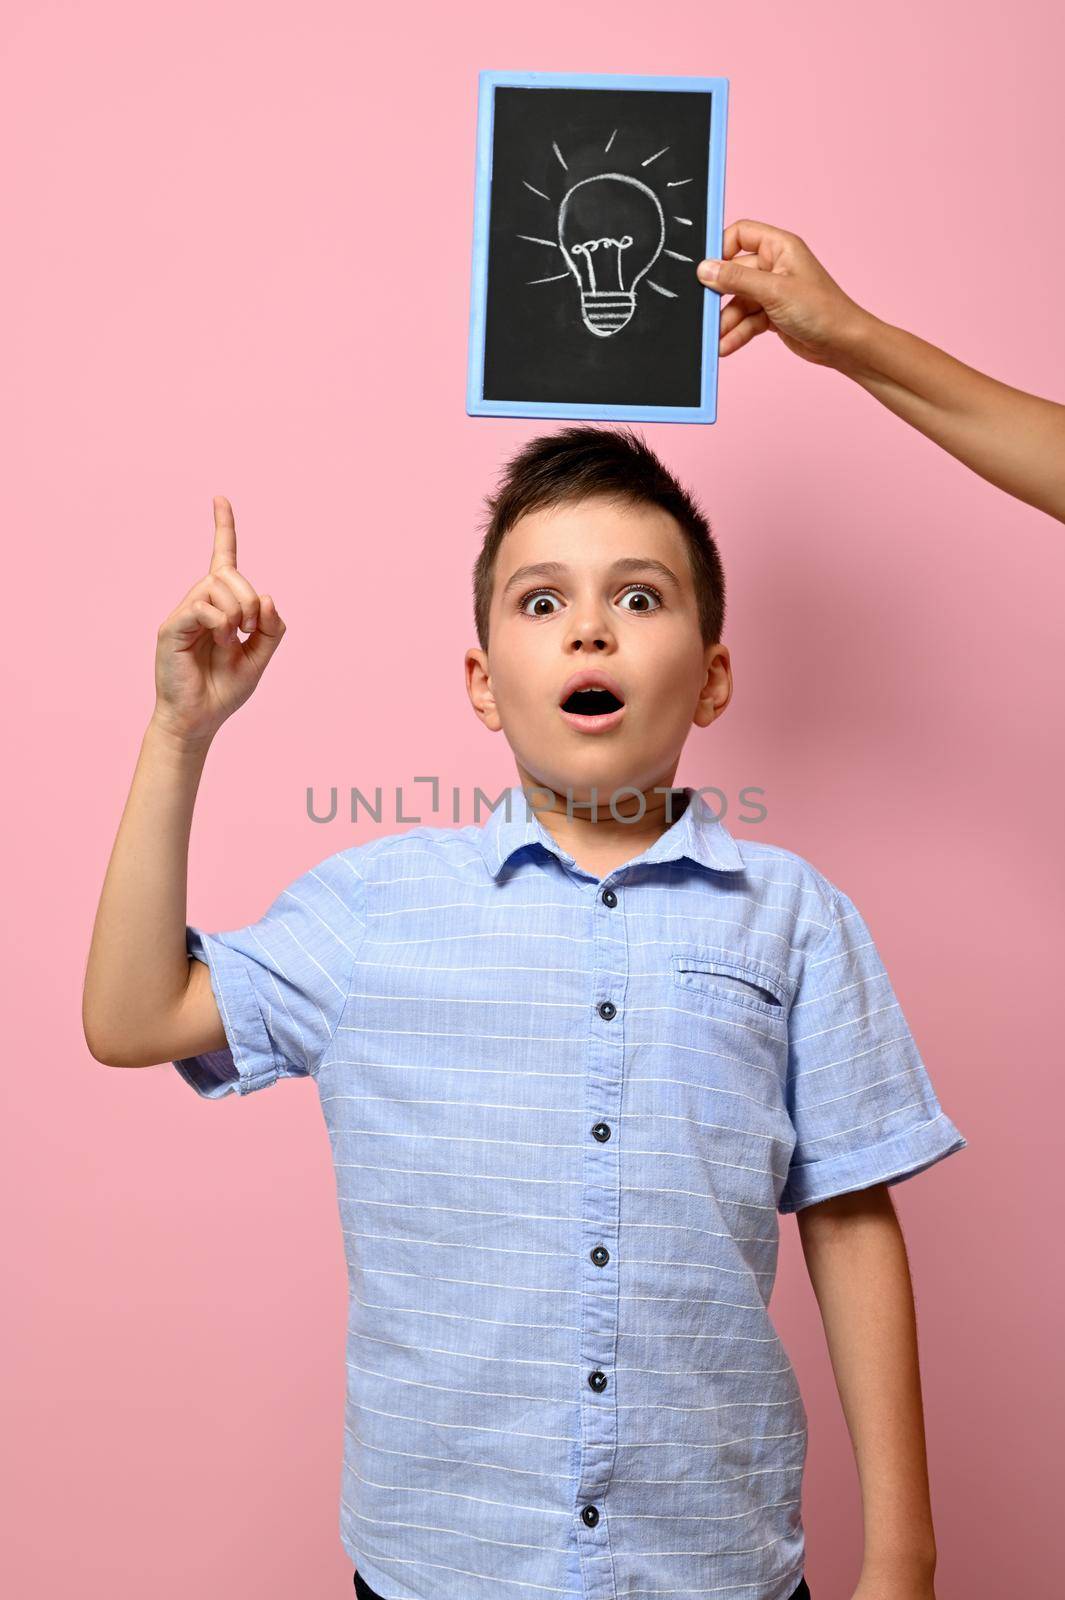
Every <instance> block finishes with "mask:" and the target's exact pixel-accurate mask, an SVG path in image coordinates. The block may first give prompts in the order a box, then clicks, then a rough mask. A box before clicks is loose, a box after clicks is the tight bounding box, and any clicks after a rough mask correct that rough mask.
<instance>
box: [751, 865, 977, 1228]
mask: <svg viewBox="0 0 1065 1600" xmlns="http://www.w3.org/2000/svg"><path fill="white" fill-rule="evenodd" d="M788 1029H789V1032H788V1082H787V1102H788V1113H789V1115H790V1117H791V1121H792V1124H793V1126H794V1129H795V1136H796V1139H795V1147H794V1150H793V1151H792V1158H791V1163H790V1166H789V1169H788V1173H787V1177H786V1180H785V1183H784V1188H783V1191H782V1193H781V1196H780V1199H779V1201H778V1209H779V1210H780V1211H783V1212H787V1211H798V1210H800V1209H801V1208H802V1207H803V1206H808V1205H813V1204H815V1203H816V1202H817V1201H819V1200H828V1199H830V1198H831V1197H832V1196H833V1195H837V1194H844V1193H846V1192H847V1191H849V1190H852V1189H865V1188H868V1187H869V1186H870V1185H871V1184H877V1183H888V1184H892V1183H899V1182H900V1181H901V1180H902V1179H904V1178H909V1177H912V1176H913V1175H914V1174H915V1173H918V1172H922V1171H923V1170H924V1169H925V1167H930V1166H932V1164H933V1163H934V1162H936V1161H941V1160H942V1159H943V1157H944V1156H949V1155H951V1154H953V1152H954V1151H955V1150H964V1148H965V1146H966V1144H967V1140H966V1139H964V1138H963V1137H962V1135H961V1133H959V1131H958V1129H957V1128H956V1127H955V1126H954V1123H953V1122H952V1121H951V1120H950V1118H949V1117H948V1116H947V1114H946V1112H945V1111H944V1110H943V1108H942V1107H941V1106H940V1104H939V1101H938V1100H937V1098H936V1094H935V1090H934V1088H933V1087H932V1083H931V1080H930V1078H929V1076H928V1073H927V1071H926V1070H925V1067H924V1063H923V1062H922V1060H921V1057H920V1055H919V1054H918V1050H917V1046H916V1044H915V1043H914V1040H913V1036H912V1034H911V1033H910V1029H909V1026H908V1025H907V1022H906V1018H905V1017H904V1016H903V1014H902V1009H901V1007H900V1005H899V1002H898V1000H897V998H896V996H895V992H894V990H893V989H892V986H891V982H890V980H889V978H888V975H887V972H886V971H885V969H884V965H883V962H882V961H881V959H880V956H879V955H878V953H877V949H876V946H875V944H874V943H873V939H872V935H871V934H870V932H869V929H868V927H867V926H866V924H865V922H864V921H863V919H862V917H861V915H860V913H859V912H858V910H857V909H856V907H855V906H854V904H853V902H852V901H851V900H850V899H848V897H847V896H846V895H845V894H844V893H843V892H842V891H841V890H839V889H835V888H834V887H832V904H831V913H830V920H829V923H828V926H827V928H826V930H825V932H824V933H823V934H822V935H820V936H819V939H818V941H817V942H816V943H813V944H812V945H811V947H810V949H809V951H808V953H807V955H806V957H805V960H804V965H803V970H802V974H801V977H800V979H799V983H798V986H797V988H796V992H795V996H794V999H793V1002H792V1007H791V1012H790V1015H789V1023H788Z"/></svg>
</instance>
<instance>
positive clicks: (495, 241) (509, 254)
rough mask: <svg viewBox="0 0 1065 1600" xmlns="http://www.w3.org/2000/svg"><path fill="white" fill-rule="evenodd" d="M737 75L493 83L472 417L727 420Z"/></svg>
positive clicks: (481, 142)
mask: <svg viewBox="0 0 1065 1600" xmlns="http://www.w3.org/2000/svg"><path fill="white" fill-rule="evenodd" d="M727 101H728V80H727V79H725V78H669V77H632V76H624V75H620V74H613V73H610V74H594V75H591V76H589V75H583V74H576V73H533V72H525V73H516V72H515V73H505V72H482V73H481V74H480V93H479V103H478V131H477V185H476V193H475V198H474V244H473V274H472V284H471V296H470V340H469V368H468V374H467V395H466V410H467V412H468V413H469V414H470V415H471V416H526V417H528V416H551V417H601V418H606V417H623V418H627V419H630V420H647V421H665V422H713V421H714V420H715V418H716V415H717V345H718V329H719V322H720V311H721V300H720V296H719V295H717V294H716V293H714V292H713V291H710V290H707V289H706V288H704V287H703V285H702V284H701V283H700V282H699V280H698V278H697V277H696V276H695V267H696V264H697V263H698V262H699V261H701V260H702V259H703V258H704V256H720V254H721V235H722V226H723V210H724V184H725V129H726V112H727Z"/></svg>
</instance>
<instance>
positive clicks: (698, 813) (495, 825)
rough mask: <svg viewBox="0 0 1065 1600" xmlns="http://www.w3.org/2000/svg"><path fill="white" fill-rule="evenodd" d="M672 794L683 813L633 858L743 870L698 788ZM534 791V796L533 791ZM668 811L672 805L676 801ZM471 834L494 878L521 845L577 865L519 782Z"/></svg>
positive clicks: (730, 841)
mask: <svg viewBox="0 0 1065 1600" xmlns="http://www.w3.org/2000/svg"><path fill="white" fill-rule="evenodd" d="M677 792H678V793H682V794H686V795H687V796H688V804H687V805H686V806H685V808H684V811H683V812H682V814H681V815H680V816H679V817H678V818H677V820H676V821H675V822H674V823H673V824H672V826H670V827H669V828H667V829H666V831H665V833H663V834H661V835H660V836H659V837H658V838H657V839H656V840H655V842H654V844H652V845H649V846H648V848H647V849H646V850H645V851H644V852H643V854H642V855H640V856H638V857H636V858H635V859H636V860H638V861H640V862H641V863H643V862H652V861H678V860H680V859H681V858H682V857H684V858H686V859H687V860H689V861H694V862H695V863H696V865H698V866H702V867H708V868H710V870H711V871H714V872H742V871H743V870H744V865H745V864H744V860H743V857H742V856H741V855H740V851H739V847H738V845H737V844H736V841H735V839H734V838H733V837H732V835H731V834H730V833H729V831H728V829H727V828H726V827H725V826H724V824H723V823H721V822H720V821H719V820H718V818H717V817H716V816H715V815H714V813H713V811H712V810H711V808H710V806H708V805H707V803H706V801H705V800H704V799H703V797H702V795H701V794H700V793H699V792H698V790H697V789H694V788H692V787H691V786H690V785H685V786H684V787H683V789H680V788H678V789H677ZM534 795H536V798H539V795H538V793H537V792H536V791H534ZM673 809H674V811H676V809H677V802H676V801H674V804H673ZM473 838H474V843H475V844H476V845H477V847H478V849H479V850H480V852H481V855H482V857H483V858H484V864H485V866H486V867H487V869H488V871H489V873H490V874H491V876H492V877H493V878H498V877H499V875H500V873H501V872H502V871H503V868H504V867H505V866H506V864H507V862H508V861H509V860H510V858H511V856H512V855H514V854H515V852H516V851H518V850H521V849H522V848H523V847H524V846H526V845H541V846H542V847H543V848H544V849H545V850H549V851H550V852H551V854H552V855H554V856H557V857H558V859H559V860H560V861H564V862H566V863H567V864H568V865H569V866H572V867H576V866H577V862H576V861H575V860H574V858H573V857H572V856H571V855H570V854H569V853H568V852H567V851H566V850H563V848H562V846H561V845H560V844H559V843H558V841H557V840H556V839H555V838H554V837H553V836H552V834H551V833H550V832H549V831H548V829H547V828H545V827H544V825H543V823H542V822H541V821H540V819H539V817H537V815H536V813H535V812H534V811H533V810H532V808H531V806H530V805H529V802H528V799H527V798H526V795H525V791H524V789H523V788H522V786H521V784H515V785H513V786H512V787H511V788H509V789H507V790H504V792H503V794H502V796H501V797H500V801H499V804H498V805H497V806H496V808H495V810H494V811H493V812H492V813H491V815H490V816H489V818H488V820H487V821H486V822H485V823H484V824H483V825H482V826H481V827H480V828H479V829H478V830H477V831H476V832H475V834H474V836H473ZM625 864H626V866H628V865H633V864H635V863H629V862H626V863H625ZM578 870H580V869H578Z"/></svg>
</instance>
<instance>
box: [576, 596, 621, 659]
mask: <svg viewBox="0 0 1065 1600" xmlns="http://www.w3.org/2000/svg"><path fill="white" fill-rule="evenodd" d="M594 611H595V607H594V606H592V607H589V608H588V609H587V610H585V612H584V613H583V615H582V616H577V613H576V611H575V612H574V617H575V619H576V620H575V621H574V622H573V624H572V626H571V628H570V630H569V637H568V638H567V640H566V649H567V650H569V651H573V650H588V651H593V650H612V649H613V647H614V642H615V641H614V632H613V629H612V628H611V627H610V625H609V624H608V623H607V622H604V620H603V618H602V617H601V616H599V615H598V614H595V615H593V614H592V613H593V612H594Z"/></svg>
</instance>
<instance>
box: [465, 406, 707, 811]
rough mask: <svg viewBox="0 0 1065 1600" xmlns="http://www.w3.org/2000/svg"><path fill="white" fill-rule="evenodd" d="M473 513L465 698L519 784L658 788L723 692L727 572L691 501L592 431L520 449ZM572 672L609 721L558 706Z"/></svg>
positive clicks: (635, 447)
mask: <svg viewBox="0 0 1065 1600" xmlns="http://www.w3.org/2000/svg"><path fill="white" fill-rule="evenodd" d="M486 503H487V506H488V511H489V518H488V522H487V526H486V528H485V533H484V540H483V544H482V548H481V551H480V554H479V555H478V557H477V561H476V564H475V566H474V572H473V584H474V613H475V621H476V627H477V637H478V639H479V641H480V648H479V649H471V650H469V651H467V653H466V680H467V690H468V692H469V695H470V699H471V701H472V702H473V705H474V708H475V710H476V711H477V713H478V715H479V716H480V717H481V719H482V721H483V722H484V723H485V725H486V726H487V727H489V728H490V729H492V731H494V732H497V731H499V730H502V731H503V732H504V733H505V734H506V737H507V742H508V743H509V744H510V746H511V748H512V750H513V752H514V756H515V759H516V762H517V766H518V770H519V773H520V775H521V780H522V783H523V784H525V785H526V786H533V785H536V784H542V785H546V786H548V787H550V788H551V789H553V790H555V792H556V793H566V792H567V791H569V792H571V793H572V794H573V796H574V798H581V797H585V796H586V795H587V791H588V789H589V788H590V787H591V786H595V787H596V788H597V790H598V794H599V799H600V802H601V803H605V802H606V801H607V800H608V799H609V796H610V794H611V793H612V792H613V791H614V790H616V789H620V788H624V787H627V786H631V787H634V788H637V789H639V790H640V791H641V792H644V793H646V792H648V791H650V790H651V789H652V788H654V787H655V786H657V785H664V786H668V785H671V784H672V781H673V776H674V773H675V772H676V768H677V763H678V761H679V759H680V752H681V749H682V747H683V744H684V741H685V739H686V737H687V734H688V732H689V730H690V728H691V727H692V725H693V724H695V725H696V726H699V727H704V726H706V725H707V724H708V723H709V722H711V721H713V719H714V717H715V716H717V715H719V714H720V712H721V711H723V710H724V708H725V706H726V705H727V704H728V700H729V698H730V695H731V692H732V680H731V672H730V667H729V654H728V650H727V648H726V646H724V645H723V644H721V642H720V639H721V632H722V627H723V623H724V615H725V579H724V573H723V571H722V567H721V560H720V557H719V555H718V551H717V546H716V544H715V542H714V539H713V536H712V534H711V532H710V527H709V524H708V523H707V520H706V518H705V516H704V515H703V513H702V512H701V511H700V509H699V507H698V505H697V504H696V502H695V501H694V499H693V498H692V496H691V495H690V494H689V493H688V492H687V491H686V490H685V489H684V488H682V486H681V485H680V484H679V483H678V482H677V480H676V479H675V478H674V477H673V475H672V474H671V473H670V472H669V471H668V470H667V469H666V468H665V467H664V466H663V464H662V462H661V461H660V460H659V459H658V457H657V456H656V455H655V453H654V451H653V450H652V449H651V448H650V446H649V445H647V443H646V442H645V441H644V440H643V439H642V438H641V437H640V435H639V434H638V433H636V432H635V431H634V430H633V429H631V428H600V427H596V426H578V427H570V428H564V429H562V430H561V431H560V432H558V433H554V434H547V435H543V436H541V437H539V438H535V439H532V440H530V441H529V443H528V444H526V445H525V446H524V447H523V448H522V449H521V450H520V451H519V452H518V453H517V455H515V456H514V457H513V458H512V459H511V460H510V461H509V462H508V463H507V465H506V468H505V470H504V474H503V477H502V479H501V481H500V484H499V486H498V490H497V493H496V494H495V495H494V496H488V497H486ZM585 669H588V670H590V671H593V672H594V671H598V672H600V673H605V674H606V675H607V676H608V677H609V678H610V679H611V680H612V681H613V683H614V685H615V688H616V691H617V694H618V698H620V699H621V701H622V702H623V708H622V709H621V710H620V711H619V712H618V713H617V715H616V716H614V717H613V718H612V719H611V720H610V721H609V722H605V723H596V722H594V721H591V722H590V721H588V720H587V719H585V720H584V721H582V720H581V717H580V716H579V715H575V714H570V715H567V714H566V712H565V711H564V710H563V709H562V702H563V701H565V700H566V699H567V698H568V695H567V694H566V688H567V685H568V683H569V680H570V679H571V678H572V677H573V676H574V675H575V674H578V673H580V672H582V671H584V670H585ZM608 704H609V705H613V704H614V702H612V701H611V702H608ZM592 705H593V702H592V701H590V700H589V701H585V702H578V703H577V710H578V711H581V710H587V709H590V708H591V707H592ZM620 809H621V807H620V805H619V810H620Z"/></svg>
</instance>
